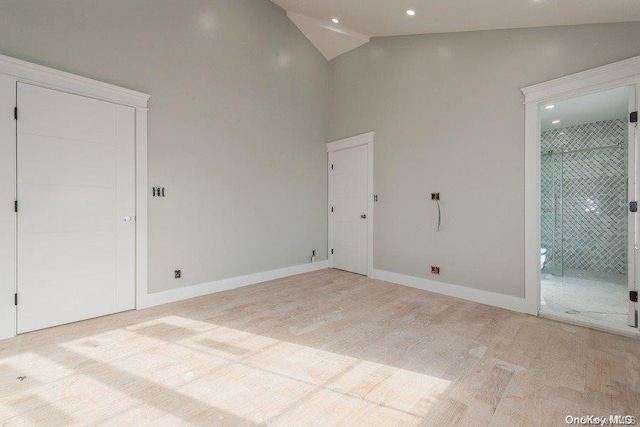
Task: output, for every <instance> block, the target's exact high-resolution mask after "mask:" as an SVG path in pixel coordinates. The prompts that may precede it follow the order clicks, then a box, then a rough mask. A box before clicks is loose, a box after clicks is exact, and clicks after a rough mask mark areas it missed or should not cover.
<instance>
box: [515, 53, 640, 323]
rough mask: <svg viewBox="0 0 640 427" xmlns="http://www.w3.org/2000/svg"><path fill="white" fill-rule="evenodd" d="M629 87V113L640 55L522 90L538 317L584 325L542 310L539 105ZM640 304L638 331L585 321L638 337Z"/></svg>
mask: <svg viewBox="0 0 640 427" xmlns="http://www.w3.org/2000/svg"><path fill="white" fill-rule="evenodd" d="M624 86H627V87H629V89H630V91H629V92H630V95H629V111H630V112H633V111H638V105H639V103H640V101H639V99H638V98H639V95H640V56H638V57H634V58H630V59H627V60H624V61H620V62H615V63H613V64H609V65H605V66H602V67H598V68H594V69H591V70H587V71H583V72H580V73H576V74H572V75H569V76H565V77H561V78H558V79H555V80H551V81H547V82H544V83H540V84H537V85H533V86H529V87H526V88H523V89H522V92H523V93H524V95H525V103H524V104H525V306H526V312H528V313H530V314H535V315H538V316H545V317H554V318H559V320H563V321H567V322H572V323H579V322H577V321H573V320H572V319H571V318H569V317H566V318H565V317H562V316H556V315H552V314H549V313H545V312H541V307H540V292H541V283H540V278H541V272H540V243H541V232H540V219H541V215H540V194H541V191H540V178H541V173H540V166H541V155H540V145H541V141H540V140H541V126H540V107H541V106H542V105H544V104H546V103H549V102H558V101H562V100H566V99H571V98H575V97H578V96H583V95H590V94H594V93H598V92H602V91H606V90H609V89H615V88H619V87H624ZM628 125H629V147H628V148H629V152H628V153H629V154H628V155H629V159H630V161H629V174H628V177H629V186H628V187H629V190H628V200H629V201H637V200H638V199H639V196H638V185H637V179H638V176H637V175H638V172H637V171H638V170H639V169H640V155H639V153H637V152H636V151H637V147H636V145H637V142H636V140H637V138H638V135H637V132H638V126H637V123H631V122H629V123H628ZM639 217H640V214H638V213H631V212H629V213H628V224H629V236H630V237H629V239H628V273H627V274H628V285H629V291H630V292H631V291H637V290H638V285H637V283H638V270H639V269H638V268H636V266H638V265H640V254H639V253H638V252H639V251H638V249H637V244H638V228H639V227H638V226H639V223H638V221H639ZM637 312H638V303H637V302H633V301H631V298H630V299H629V311H628V318H627V319H628V322H627V323H628V324H629V326H632V325H633V326H635V327H636V329H632V328H627V329H620V330H617V329H615V330H612V329H611V328H610V327H600V328H599V327H598V325H595V324H584V325H583V326H589V327H594V328H599V329H606V330H610V331H612V332H616V333H624V334H631V335H639V334H640V330H639V329H637V326H638V322H637Z"/></svg>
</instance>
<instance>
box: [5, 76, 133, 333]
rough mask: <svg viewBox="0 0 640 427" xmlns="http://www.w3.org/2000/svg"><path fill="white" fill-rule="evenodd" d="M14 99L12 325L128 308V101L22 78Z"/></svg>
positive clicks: (33, 325) (22, 327)
mask: <svg viewBox="0 0 640 427" xmlns="http://www.w3.org/2000/svg"><path fill="white" fill-rule="evenodd" d="M14 84H15V83H14ZM16 98H17V99H16V101H17V102H16V105H17V119H16V120H17V123H16V170H17V177H16V194H17V197H16V198H17V202H16V209H15V210H16V211H17V212H16V230H17V236H16V259H17V263H16V264H17V269H16V282H17V286H16V288H17V295H16V299H17V329H18V333H23V332H28V331H32V330H36V329H42V328H47V327H50V326H55V325H60V324H64V323H70V322H75V321H78V320H84V319H88V318H93V317H98V316H103V315H107V314H112V313H116V312H120V311H125V310H129V309H133V308H134V306H135V111H134V109H133V108H131V107H126V106H122V105H117V104H113V103H109V102H105V101H100V100H96V99H92V98H87V97H83V96H78V95H74V94H70V93H65V92H61V91H57V90H52V89H47V88H43V87H39V86H35V85H31V84H25V83H17V88H16Z"/></svg>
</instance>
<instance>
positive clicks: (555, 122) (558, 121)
mask: <svg viewBox="0 0 640 427" xmlns="http://www.w3.org/2000/svg"><path fill="white" fill-rule="evenodd" d="M551 123H553V124H554V125H557V124H558V123H560V120H554V121H552V122H551Z"/></svg>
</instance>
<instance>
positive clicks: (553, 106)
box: [544, 104, 556, 110]
mask: <svg viewBox="0 0 640 427" xmlns="http://www.w3.org/2000/svg"><path fill="white" fill-rule="evenodd" d="M544 108H546V109H547V110H551V109H554V108H556V106H555V105H553V104H549V105H547V106H546V107H544Z"/></svg>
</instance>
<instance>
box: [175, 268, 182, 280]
mask: <svg viewBox="0 0 640 427" xmlns="http://www.w3.org/2000/svg"><path fill="white" fill-rule="evenodd" d="M181 277H182V270H176V279H179V278H181Z"/></svg>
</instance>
